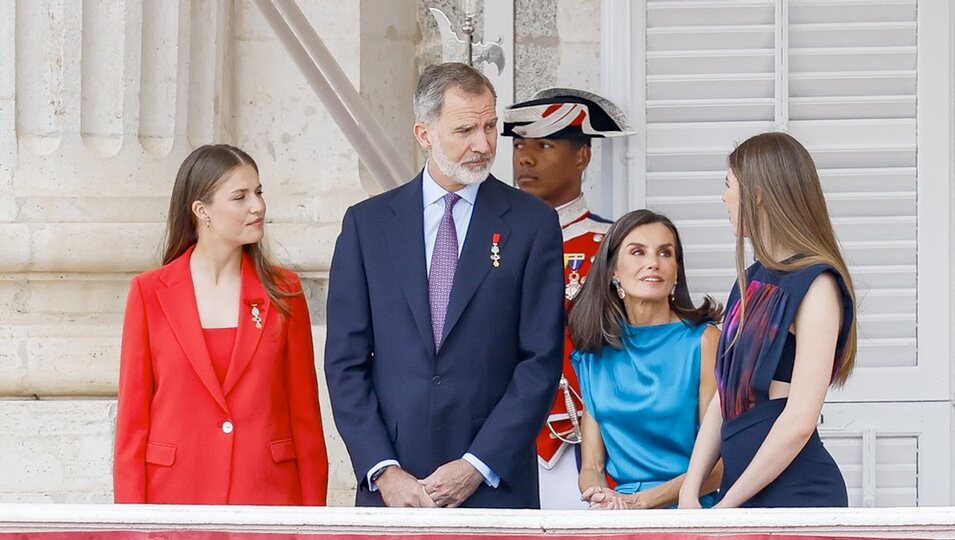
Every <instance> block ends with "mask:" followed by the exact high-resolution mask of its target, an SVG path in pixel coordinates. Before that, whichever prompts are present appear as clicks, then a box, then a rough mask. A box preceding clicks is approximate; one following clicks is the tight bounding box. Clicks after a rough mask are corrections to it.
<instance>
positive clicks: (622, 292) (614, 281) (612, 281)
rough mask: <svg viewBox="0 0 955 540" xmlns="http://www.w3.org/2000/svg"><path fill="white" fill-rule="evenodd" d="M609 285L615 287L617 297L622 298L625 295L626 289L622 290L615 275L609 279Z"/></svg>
mask: <svg viewBox="0 0 955 540" xmlns="http://www.w3.org/2000/svg"><path fill="white" fill-rule="evenodd" d="M610 285H611V286H613V287H615V288H616V289H617V298H619V299H621V300H623V299H624V298H626V297H627V291H625V290H623V287H622V286H621V285H620V280H619V279H617V276H614V277H612V278H611V279H610Z"/></svg>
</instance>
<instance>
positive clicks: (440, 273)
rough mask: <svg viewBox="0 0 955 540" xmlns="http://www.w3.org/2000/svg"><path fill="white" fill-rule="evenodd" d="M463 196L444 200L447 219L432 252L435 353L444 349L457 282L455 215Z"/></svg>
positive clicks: (430, 286)
mask: <svg viewBox="0 0 955 540" xmlns="http://www.w3.org/2000/svg"><path fill="white" fill-rule="evenodd" d="M460 199H461V196H460V195H458V194H457V193H448V194H447V195H445V196H444V215H442V216H441V224H440V225H438V236H437V238H435V240H434V251H432V252H431V272H430V273H429V274H428V296H429V297H430V298H429V299H430V302H431V328H432V329H433V330H434V350H436V351H437V350H438V349H439V348H440V347H441V336H442V335H443V333H444V317H445V315H447V312H448V301H449V300H450V299H451V284H452V283H453V282H454V270H455V268H457V266H458V233H457V231H456V230H455V228H454V215H453V214H452V213H451V211H452V209H453V208H454V203H456V202H458V201H459V200H460Z"/></svg>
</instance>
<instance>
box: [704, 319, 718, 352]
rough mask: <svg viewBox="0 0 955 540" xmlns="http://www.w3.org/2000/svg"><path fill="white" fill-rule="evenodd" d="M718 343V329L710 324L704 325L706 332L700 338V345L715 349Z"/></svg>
mask: <svg viewBox="0 0 955 540" xmlns="http://www.w3.org/2000/svg"><path fill="white" fill-rule="evenodd" d="M719 343H720V329H719V328H717V327H716V326H714V325H712V324H707V325H706V330H704V331H703V335H702V336H700V345H702V346H704V347H711V348H713V349H716V347H717V346H718V345H719Z"/></svg>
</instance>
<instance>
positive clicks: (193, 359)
mask: <svg viewBox="0 0 955 540" xmlns="http://www.w3.org/2000/svg"><path fill="white" fill-rule="evenodd" d="M194 247H195V246H193V248H194ZM193 248H189V250H188V251H186V252H185V253H183V254H182V255H180V256H179V257H178V258H177V259H176V260H174V261H173V262H172V263H171V264H170V265H169V266H167V267H166V270H165V271H164V272H163V274H162V275H161V276H160V279H161V280H162V282H163V283H165V284H166V285H167V288H165V289H160V290H158V291H156V296H157V297H158V298H159V305H160V306H162V311H163V313H164V314H165V315H166V319H167V320H168V321H169V326H170V327H171V328H172V331H173V333H174V334H175V335H176V339H177V340H178V341H179V346H180V347H182V350H183V352H184V353H185V355H186V358H187V359H188V360H189V363H190V364H192V368H193V369H194V370H195V371H196V374H197V375H199V379H200V380H201V381H202V384H203V385H205V387H206V389H207V390H208V391H209V393H210V394H212V397H213V398H215V400H216V402H217V403H218V404H219V405H220V406H221V407H222V410H224V411H225V412H227V413H228V412H229V407H228V406H227V405H226V401H225V394H224V393H223V392H222V387H221V386H219V379H218V378H217V377H216V372H215V369H214V368H213V367H212V359H211V358H209V349H208V348H207V347H206V340H205V338H204V337H203V336H202V323H200V322H199V309H198V307H196V306H197V304H196V290H195V287H193V284H192V272H190V270H189V257H190V256H191V255H192V250H193Z"/></svg>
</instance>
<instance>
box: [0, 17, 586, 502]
mask: <svg viewBox="0 0 955 540" xmlns="http://www.w3.org/2000/svg"><path fill="white" fill-rule="evenodd" d="M458 4H459V2H456V1H454V0H441V1H436V0H435V1H432V0H417V1H415V0H387V1H385V0H360V1H354V2H335V1H331V0H315V1H309V2H299V5H300V7H301V8H302V9H303V11H304V12H305V14H306V16H307V18H308V19H309V21H310V22H311V24H312V25H313V26H314V27H315V29H316V30H317V32H318V34H319V35H320V36H321V38H322V39H323V40H324V41H325V44H326V45H327V46H328V47H329V49H330V50H331V51H332V53H333V54H334V56H335V58H336V59H337V60H338V63H339V64H340V65H341V66H342V68H343V69H344V70H345V72H346V74H347V75H348V77H349V78H350V80H351V81H352V83H353V84H354V85H355V87H356V88H358V89H359V91H360V93H361V94H362V96H363V97H364V98H365V100H366V102H367V103H368V104H369V106H370V107H371V109H372V111H373V112H374V114H375V115H376V117H377V118H378V120H379V121H380V122H381V123H382V125H383V126H384V127H385V129H386V131H387V132H388V133H389V135H390V138H391V139H392V141H393V142H394V144H395V145H396V147H398V149H399V151H400V152H401V153H403V154H404V155H406V156H408V161H409V162H414V163H416V165H420V164H421V163H422V156H421V154H420V152H419V151H418V150H417V148H416V146H415V145H414V143H413V140H412V137H411V129H410V126H411V124H412V114H411V107H410V102H411V94H412V92H413V87H414V83H415V80H416V77H417V73H418V72H419V71H420V69H422V68H423V66H424V65H426V64H428V63H431V62H433V61H437V60H438V59H439V58H440V46H439V44H438V38H437V31H436V27H435V25H434V22H433V21H432V20H431V18H430V15H428V13H427V9H426V8H427V7H431V6H432V5H433V6H437V7H442V8H444V9H446V10H447V11H448V12H449V14H450V15H451V16H452V18H454V17H455V15H459V14H460V12H461V8H460V6H459V5H458ZM514 9H515V21H516V22H515V25H514V41H515V48H514V51H513V54H514V57H513V60H514V68H515V96H516V97H517V98H518V99H524V98H526V97H528V96H529V95H531V94H532V93H533V92H534V91H536V89H538V88H540V87H544V86H552V85H566V86H578V87H582V88H586V89H590V90H599V80H598V78H599V62H596V61H595V58H596V57H597V55H598V54H599V41H600V35H599V12H600V1H599V0H546V1H534V2H531V1H530V0H516V1H515V2H514ZM479 11H480V2H479ZM482 16H483V15H480V16H479V21H478V34H479V35H480V32H481V30H482V28H483V27H482V20H483V19H482ZM502 104H503V103H502ZM210 142H229V143H232V144H236V145H238V146H240V147H242V148H244V149H245V150H247V151H248V152H249V153H250V154H251V155H252V156H253V157H254V158H255V159H256V160H257V161H258V164H259V167H260V169H261V177H262V182H263V185H264V187H265V192H266V199H267V202H268V205H269V211H268V213H269V217H270V223H269V225H268V228H267V235H268V237H270V240H271V242H272V246H273V251H274V254H275V255H276V258H277V259H278V260H279V261H281V262H282V263H283V264H286V265H288V266H290V267H292V268H294V269H295V270H296V271H298V272H299V273H300V274H301V275H302V276H303V278H304V283H305V285H306V289H307V293H308V298H309V303H310V308H311V312H312V322H313V324H314V330H315V332H314V334H315V348H316V353H317V354H316V365H317V366H318V368H319V369H321V365H322V357H321V351H322V349H323V342H324V310H325V308H324V302H325V278H326V275H327V270H328V266H329V262H330V257H331V251H332V247H333V244H334V241H335V238H336V236H337V234H338V230H339V227H340V220H341V216H342V215H343V213H344V211H345V209H346V208H347V207H348V206H349V205H351V204H353V203H355V202H357V201H359V200H361V199H363V198H364V197H366V196H367V195H368V194H367V193H366V192H365V190H363V189H362V187H361V186H362V182H361V180H362V178H363V175H367V174H368V173H367V171H365V170H364V169H363V167H362V165H361V163H360V162H359V159H358V157H357V155H356V153H355V151H354V150H353V149H352V148H351V146H350V145H349V144H348V142H347V141H346V140H345V138H344V137H343V136H342V134H341V133H340V132H339V130H338V129H337V127H336V126H335V124H334V122H333V121H332V120H331V118H330V117H329V115H328V113H327V111H326V110H325V108H324V107H323V105H322V103H321V102H320V101H319V100H318V99H317V98H316V96H315V94H314V92H313V91H312V90H311V89H310V88H309V86H308V85H307V84H306V82H305V79H304V78H303V77H302V75H301V74H300V73H299V72H298V71H297V70H296V68H295V66H294V64H293V63H292V61H291V60H290V59H289V58H288V55H287V54H286V52H285V50H284V49H283V48H282V46H281V44H280V43H279V42H278V41H277V39H276V37H275V35H274V34H273V33H272V30H271V29H270V28H269V26H268V25H266V24H265V22H264V20H263V19H262V16H261V14H260V13H259V12H258V10H257V8H256V7H255V5H254V3H253V2H251V1H248V0H222V1H221V2H218V1H217V2H203V1H199V0H192V1H190V0H173V1H170V2H163V3H155V2H141V1H131V2H113V1H110V0H97V1H88V2H68V1H63V0H31V1H30V2H16V3H14V2H2V3H0V309H2V312H0V434H2V436H0V502H15V501H30V502H44V501H45V502H103V503H106V502H110V501H111V500H112V494H111V461H112V460H111V453H112V433H113V423H114V418H115V394H116V384H117V372H118V359H119V336H120V331H121V325H122V316H123V309H124V304H125V298H126V290H127V285H128V281H129V279H130V277H131V276H133V275H135V274H136V273H138V272H141V271H144V270H146V269H149V268H152V267H155V266H157V265H158V264H159V252H160V244H161V240H162V230H163V225H164V219H165V214H166V207H167V204H168V195H169V192H170V190H171V186H172V181H173V178H174V176H175V172H176V169H177V168H178V165H179V163H180V162H181V161H182V159H183V158H184V157H185V155H186V154H188V152H189V151H190V150H191V149H192V148H195V147H196V146H199V145H201V144H206V143H210ZM503 144H507V141H504V142H503ZM365 185H367V182H366V184H365ZM323 395H327V393H325V392H323ZM322 405H323V411H324V416H325V425H326V431H327V434H328V435H327V436H328V444H329V449H330V455H331V460H332V463H331V469H330V474H331V477H330V486H329V487H330V504H334V505H350V504H351V501H352V493H353V489H354V479H353V477H352V473H351V467H350V465H349V463H348V458H347V455H346V453H345V450H344V447H343V445H342V444H341V441H340V440H339V438H338V436H337V433H336V431H335V430H334V424H333V422H332V419H331V414H330V409H329V406H328V404H327V402H323V403H322Z"/></svg>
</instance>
